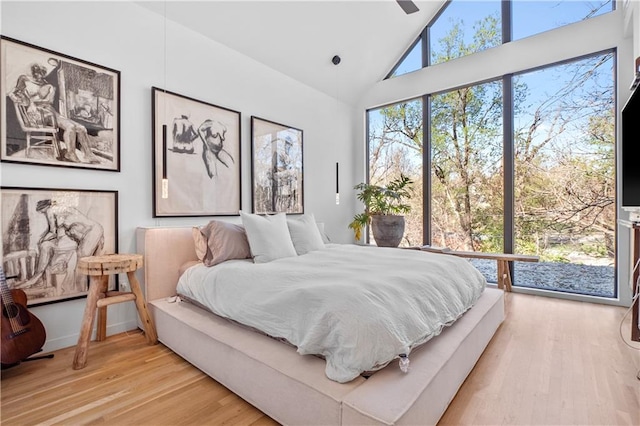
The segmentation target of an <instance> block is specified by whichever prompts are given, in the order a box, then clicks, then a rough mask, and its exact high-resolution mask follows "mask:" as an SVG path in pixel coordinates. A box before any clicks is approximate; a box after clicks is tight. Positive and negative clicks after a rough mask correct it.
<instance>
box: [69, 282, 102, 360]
mask: <svg viewBox="0 0 640 426" xmlns="http://www.w3.org/2000/svg"><path fill="white" fill-rule="evenodd" d="M108 278H109V277H108V276H106V275H101V276H91V284H90V285H89V293H88V294H87V305H86V306H85V308H84V316H83V317H82V326H81V327H80V336H79V337H78V344H77V345H76V352H75V355H74V357H73V369H74V370H80V369H81V368H84V366H85V365H86V364H87V352H88V350H89V341H90V340H91V330H92V329H93V320H94V318H95V315H96V309H97V303H98V299H99V298H100V294H102V288H103V287H106V285H107V282H108Z"/></svg>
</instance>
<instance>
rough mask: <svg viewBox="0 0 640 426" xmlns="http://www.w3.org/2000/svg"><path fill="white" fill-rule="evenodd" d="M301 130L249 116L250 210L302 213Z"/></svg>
mask: <svg viewBox="0 0 640 426" xmlns="http://www.w3.org/2000/svg"><path fill="white" fill-rule="evenodd" d="M302 172H303V169H302V130H300V129H296V128H295V127H290V126H285V125H284V124H279V123H275V122H273V121H269V120H264V119H262V118H258V117H253V116H252V117H251V176H252V187H251V193H252V203H253V212H254V213H258V214H265V213H281V212H284V213H304V197H303V195H304V194H303V190H304V185H303V173H302Z"/></svg>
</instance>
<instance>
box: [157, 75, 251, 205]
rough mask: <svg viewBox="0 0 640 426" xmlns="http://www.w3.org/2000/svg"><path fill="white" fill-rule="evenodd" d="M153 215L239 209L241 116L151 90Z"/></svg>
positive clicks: (192, 100) (203, 103) (213, 106)
mask: <svg viewBox="0 0 640 426" xmlns="http://www.w3.org/2000/svg"><path fill="white" fill-rule="evenodd" d="M151 92H152V93H151V96H152V105H153V119H152V121H153V124H152V127H153V185H154V190H153V216H154V217H160V216H222V215H224V216H231V215H238V214H239V211H240V207H241V199H242V197H241V186H240V179H241V178H240V166H241V161H240V113H239V112H237V111H233V110H230V109H228V108H223V107H220V106H217V105H213V104H209V103H206V102H203V101H199V100H196V99H192V98H189V97H186V96H182V95H179V94H177V93H172V92H169V91H165V90H163V89H159V88H157V87H153V88H152V90H151Z"/></svg>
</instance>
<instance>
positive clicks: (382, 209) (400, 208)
mask: <svg viewBox="0 0 640 426" xmlns="http://www.w3.org/2000/svg"><path fill="white" fill-rule="evenodd" d="M412 184H413V181H412V180H411V179H409V177H407V176H405V175H403V174H400V177H397V178H395V179H393V180H392V181H391V182H389V183H388V184H387V186H378V185H371V184H368V183H359V184H358V185H356V186H354V187H353V188H354V189H357V190H358V191H360V192H359V193H358V195H357V197H358V200H360V201H362V202H363V203H364V206H365V211H364V212H363V213H359V214H357V215H355V216H354V217H353V222H351V223H350V224H349V228H351V229H353V232H354V234H355V239H356V240H359V239H360V238H361V237H362V229H363V228H364V227H365V226H367V225H368V224H369V223H370V221H371V218H372V217H373V216H374V215H397V214H403V213H409V212H410V211H411V205H409V204H407V201H408V200H409V199H410V198H411V195H412V192H411V185H412Z"/></svg>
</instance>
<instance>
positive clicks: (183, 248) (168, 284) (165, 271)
mask: <svg viewBox="0 0 640 426" xmlns="http://www.w3.org/2000/svg"><path fill="white" fill-rule="evenodd" d="M191 229H192V228H191V227H179V228H138V229H137V230H136V245H137V251H138V253H140V254H142V255H143V257H144V259H143V261H144V265H143V268H142V271H143V274H142V275H143V276H141V273H140V271H138V279H139V280H140V282H141V283H142V285H143V287H144V289H145V297H146V299H147V301H152V300H156V299H162V298H165V297H169V296H175V294H176V284H177V283H178V278H179V275H180V274H179V269H180V267H181V266H182V265H184V264H185V263H186V262H188V261H190V260H198V258H197V256H196V250H195V245H194V242H193V237H192V234H191Z"/></svg>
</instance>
